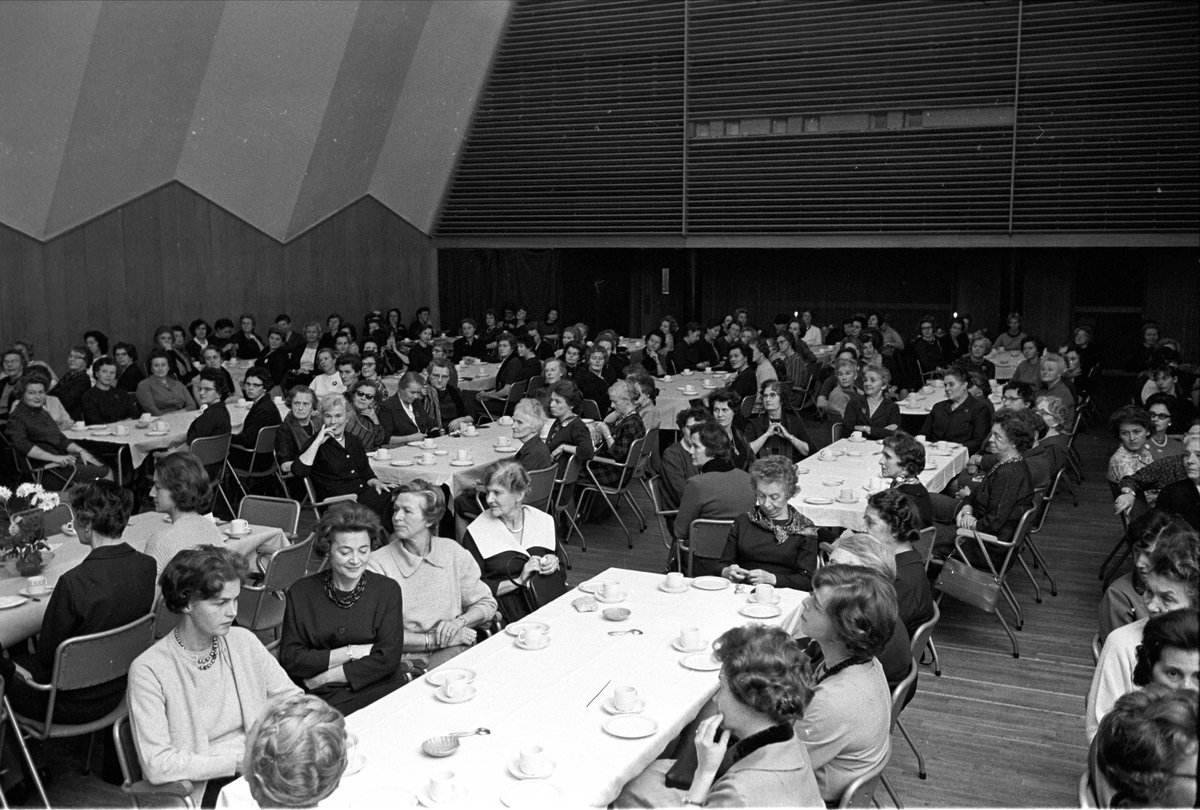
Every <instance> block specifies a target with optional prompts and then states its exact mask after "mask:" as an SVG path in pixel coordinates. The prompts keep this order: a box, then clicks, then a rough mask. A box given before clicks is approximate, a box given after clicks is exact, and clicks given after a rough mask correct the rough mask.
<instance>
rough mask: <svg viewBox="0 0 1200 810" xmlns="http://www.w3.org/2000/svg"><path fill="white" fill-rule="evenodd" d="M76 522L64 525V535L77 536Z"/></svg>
mask: <svg viewBox="0 0 1200 810" xmlns="http://www.w3.org/2000/svg"><path fill="white" fill-rule="evenodd" d="M75 533H76V532H75V521H73V520H68V521H67V522H66V523H64V524H63V534H75Z"/></svg>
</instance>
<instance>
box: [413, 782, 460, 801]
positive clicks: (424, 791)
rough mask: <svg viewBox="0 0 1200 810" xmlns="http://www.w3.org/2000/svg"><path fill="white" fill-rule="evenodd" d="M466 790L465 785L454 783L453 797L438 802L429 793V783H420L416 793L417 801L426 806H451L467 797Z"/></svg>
mask: <svg viewBox="0 0 1200 810" xmlns="http://www.w3.org/2000/svg"><path fill="white" fill-rule="evenodd" d="M468 792H469V791H468V790H467V788H466V786H465V785H461V784H456V785H455V786H454V798H453V799H449V800H448V801H444V802H439V801H437V800H436V799H434V798H433V797H432V796H430V795H429V785H422V786H421V792H420V793H418V794H417V801H419V802H420V803H421V804H423V805H425V806H426V807H453V806H454V805H456V804H459V803H460V802H461V801H462V800H463V799H465V798H467V793H468Z"/></svg>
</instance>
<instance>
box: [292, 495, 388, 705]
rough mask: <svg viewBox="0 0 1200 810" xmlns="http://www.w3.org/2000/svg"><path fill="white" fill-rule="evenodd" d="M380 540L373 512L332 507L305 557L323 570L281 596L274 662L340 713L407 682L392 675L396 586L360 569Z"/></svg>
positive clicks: (356, 506) (342, 505)
mask: <svg viewBox="0 0 1200 810" xmlns="http://www.w3.org/2000/svg"><path fill="white" fill-rule="evenodd" d="M382 540H383V527H382V526H381V525H380V523H379V518H378V517H377V516H376V515H375V513H374V512H372V511H371V510H370V509H368V508H367V507H365V506H363V505H361V504H357V503H340V504H336V505H335V506H333V507H332V508H330V509H329V510H328V511H327V512H326V513H325V516H324V517H322V518H321V522H320V523H318V524H317V528H316V532H315V537H314V538H313V551H314V552H315V553H316V554H317V556H319V557H323V558H325V559H327V560H328V565H327V566H326V568H325V570H324V571H321V572H319V573H316V574H313V575H312V576H309V577H305V578H303V579H301V580H298V581H297V582H296V583H295V584H293V585H292V587H291V588H289V589H288V592H287V607H286V608H285V610H284V615H283V630H282V632H281V636H280V646H279V663H280V664H282V665H283V668H284V670H285V671H286V672H287V674H288V675H289V676H290V677H291V678H292V680H293V681H295V682H296V684H297V685H298V686H303V687H304V689H305V690H306V691H308V692H311V693H312V694H314V695H316V696H317V697H319V698H321V699H322V700H325V701H327V702H328V703H329V704H330V705H331V706H334V707H336V708H338V709H340V710H341V711H343V712H345V713H346V714H350V713H352V712H356V711H358V710H359V709H361V708H363V707H364V706H369V705H370V704H372V703H374V702H375V701H377V700H379V699H380V698H381V697H383V696H385V695H388V694H391V693H392V692H394V691H395V690H397V689H399V688H400V687H401V686H403V685H404V684H405V683H407V680H408V679H407V676H406V675H405V674H404V673H403V672H401V670H400V663H401V658H402V655H403V650H402V646H403V641H404V620H403V616H404V602H403V599H402V598H401V594H400V586H399V585H398V584H397V583H396V582H395V580H392V579H389V578H388V577H385V576H383V575H382V574H377V573H375V572H374V571H369V570H367V563H368V561H369V559H370V556H371V549H372V548H378V547H379V545H380V544H381V541H382Z"/></svg>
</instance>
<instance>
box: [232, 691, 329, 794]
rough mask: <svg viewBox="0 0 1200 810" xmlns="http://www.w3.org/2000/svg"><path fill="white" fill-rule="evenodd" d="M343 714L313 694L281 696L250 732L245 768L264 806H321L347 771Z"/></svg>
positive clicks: (252, 790)
mask: <svg viewBox="0 0 1200 810" xmlns="http://www.w3.org/2000/svg"><path fill="white" fill-rule="evenodd" d="M348 748H349V745H348V744H347V739H346V720H345V718H344V717H342V713H341V712H339V711H338V710H337V709H335V708H333V707H331V706H330V705H329V704H328V703H326V702H325V701H323V700H321V699H320V698H318V697H313V696H312V695H293V696H292V697H286V698H283V699H282V700H278V701H276V702H275V703H273V704H271V706H270V707H269V708H268V709H267V710H266V712H264V713H263V715H262V717H260V718H259V719H258V722H256V723H255V724H254V726H253V728H251V729H250V734H249V735H247V737H246V761H245V762H244V763H243V765H242V773H243V774H244V775H245V777H246V787H247V789H248V790H249V791H250V796H251V798H253V799H254V803H255V804H257V805H258V806H259V807H316V806H317V805H318V804H320V802H321V801H323V800H324V799H326V798H327V797H329V796H330V795H331V794H332V793H333V792H334V791H335V790H337V788H338V785H340V784H341V781H342V775H343V774H344V773H345V772H346V766H347V756H348V755H349V751H348Z"/></svg>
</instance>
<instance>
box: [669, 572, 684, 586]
mask: <svg viewBox="0 0 1200 810" xmlns="http://www.w3.org/2000/svg"><path fill="white" fill-rule="evenodd" d="M683 583H684V580H683V574H682V573H680V572H679V571H672V572H671V573H669V574H667V587H668V588H670V589H671V590H677V589H679V588H682V587H683Z"/></svg>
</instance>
